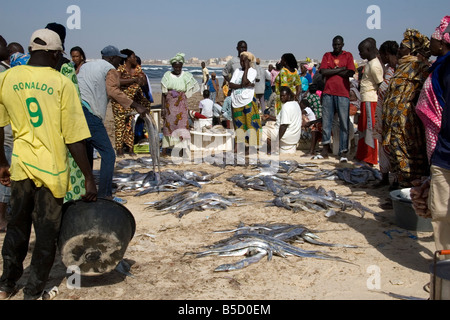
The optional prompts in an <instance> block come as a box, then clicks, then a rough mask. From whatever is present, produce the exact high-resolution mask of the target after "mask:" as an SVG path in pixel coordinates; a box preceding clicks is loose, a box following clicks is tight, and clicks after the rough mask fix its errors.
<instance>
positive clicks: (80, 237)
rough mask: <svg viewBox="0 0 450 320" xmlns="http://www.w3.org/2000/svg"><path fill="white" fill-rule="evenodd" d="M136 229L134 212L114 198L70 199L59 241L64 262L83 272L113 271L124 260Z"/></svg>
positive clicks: (64, 208)
mask: <svg viewBox="0 0 450 320" xmlns="http://www.w3.org/2000/svg"><path fill="white" fill-rule="evenodd" d="M135 231H136V222H135V220H134V217H133V215H132V214H131V212H130V211H129V210H128V209H127V208H126V207H125V206H123V205H121V204H119V203H117V202H115V201H113V200H106V199H98V200H97V201H96V202H84V201H82V200H77V201H69V202H66V203H65V204H64V206H63V218H62V222H61V232H60V236H59V241H58V245H59V249H60V251H61V256H62V261H63V263H64V265H65V266H66V267H69V266H77V267H78V268H79V269H80V272H81V274H83V275H96V274H103V273H107V272H110V271H112V270H114V269H115V267H116V266H117V265H118V264H119V262H120V261H122V259H123V256H124V254H125V251H126V249H127V247H128V244H129V242H130V240H131V239H132V238H133V236H134V233H135Z"/></svg>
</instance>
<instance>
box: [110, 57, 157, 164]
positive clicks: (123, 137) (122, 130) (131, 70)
mask: <svg viewBox="0 0 450 320" xmlns="http://www.w3.org/2000/svg"><path fill="white" fill-rule="evenodd" d="M120 53H122V54H125V55H126V56H127V58H125V59H124V61H123V63H122V64H121V65H120V66H119V67H118V68H117V71H118V72H119V73H120V86H121V89H122V91H123V92H124V93H125V94H126V95H127V96H128V97H129V98H130V99H132V100H134V101H135V102H137V103H139V104H141V105H142V106H144V107H145V108H147V109H148V110H149V111H150V109H151V103H150V101H148V100H147V98H145V96H144V93H143V91H142V86H143V85H145V84H146V82H147V78H146V77H145V74H144V72H143V71H142V68H141V66H140V65H138V63H137V60H136V55H135V53H134V52H133V51H132V50H130V49H124V50H121V51H120ZM111 105H112V111H113V115H114V128H115V143H116V153H117V156H118V157H123V156H124V153H125V151H124V149H125V148H127V149H128V153H129V154H131V155H134V151H133V149H134V129H133V120H134V115H135V111H134V110H133V109H131V108H124V107H123V106H122V105H120V104H119V103H117V102H116V101H114V100H113V101H111Z"/></svg>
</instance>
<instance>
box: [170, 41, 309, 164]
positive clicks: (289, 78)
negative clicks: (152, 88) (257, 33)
mask: <svg viewBox="0 0 450 320" xmlns="http://www.w3.org/2000/svg"><path fill="white" fill-rule="evenodd" d="M240 44H241V46H242V45H243V46H245V49H243V50H240V51H239V59H240V60H239V62H240V68H237V66H236V67H234V69H233V70H232V74H231V76H230V79H228V87H229V88H230V90H231V99H232V106H233V112H232V113H233V123H234V129H235V130H236V133H237V134H236V150H243V149H240V148H242V147H241V146H242V145H245V144H248V145H249V146H250V147H256V146H259V145H260V143H261V141H260V139H261V132H262V125H261V118H260V111H259V108H258V105H257V102H256V100H255V90H254V84H255V80H256V75H257V73H256V70H255V69H254V64H255V61H256V58H255V56H254V55H253V54H252V53H251V52H248V51H247V47H246V43H245V42H242V41H241V42H240ZM238 48H240V46H239V44H238ZM170 63H171V65H172V71H168V72H166V74H164V76H163V78H162V81H161V87H162V106H163V107H162V117H163V121H164V125H163V135H164V138H163V142H162V148H163V155H167V154H168V151H169V150H171V149H173V148H174V147H177V148H179V149H184V148H187V147H188V146H187V145H186V142H187V141H188V140H189V139H190V132H189V121H188V120H189V119H188V103H187V99H188V98H190V97H191V96H192V95H193V94H194V93H195V92H197V91H198V90H199V89H200V87H199V84H198V82H197V80H195V78H194V77H193V76H192V74H190V73H189V72H187V71H183V70H182V69H183V64H184V54H182V53H179V54H177V55H176V56H175V57H174V58H172V59H171V60H170ZM235 64H236V63H235ZM280 64H281V67H282V68H281V70H280V72H279V74H278V76H277V77H276V80H275V82H274V87H275V91H276V93H277V96H278V97H279V95H280V89H281V88H282V87H284V86H286V87H289V88H290V89H291V91H292V92H293V93H294V96H295V98H296V100H298V98H299V95H300V93H301V79H300V76H299V74H298V62H297V60H296V58H295V56H294V55H293V54H291V53H286V54H284V55H283V56H282V57H281V61H280ZM280 110H281V100H280V99H279V98H278V99H277V102H276V113H277V114H278V113H279V112H280Z"/></svg>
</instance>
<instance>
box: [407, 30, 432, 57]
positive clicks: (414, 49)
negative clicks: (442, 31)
mask: <svg viewBox="0 0 450 320" xmlns="http://www.w3.org/2000/svg"><path fill="white" fill-rule="evenodd" d="M402 44H403V45H404V46H405V47H407V48H409V49H410V50H411V54H412V55H414V54H415V53H420V54H421V55H423V56H424V57H426V58H429V57H430V56H431V53H430V39H429V38H428V37H427V36H425V35H423V34H421V33H420V32H419V31H417V30H416V29H406V31H405V33H404V34H403V41H402Z"/></svg>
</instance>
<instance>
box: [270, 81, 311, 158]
mask: <svg viewBox="0 0 450 320" xmlns="http://www.w3.org/2000/svg"><path fill="white" fill-rule="evenodd" d="M280 99H281V102H282V103H283V105H282V107H281V111H280V113H279V114H278V116H277V117H276V123H275V126H274V127H268V126H264V127H263V134H262V137H263V141H266V143H267V151H268V152H271V150H272V144H273V143H274V140H275V141H278V143H279V149H280V153H295V152H296V150H297V144H298V141H299V140H300V135H301V133H302V127H301V126H302V111H301V109H300V106H299V104H298V102H297V101H294V94H293V93H292V91H291V89H289V88H288V87H281V89H280ZM271 117H273V116H270V115H268V114H266V115H264V118H265V119H266V120H273V119H270V118H271Z"/></svg>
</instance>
